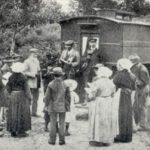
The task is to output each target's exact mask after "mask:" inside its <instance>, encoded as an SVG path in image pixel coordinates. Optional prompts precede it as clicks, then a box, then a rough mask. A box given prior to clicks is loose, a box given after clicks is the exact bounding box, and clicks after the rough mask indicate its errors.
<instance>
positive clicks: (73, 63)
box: [60, 40, 80, 78]
mask: <svg viewBox="0 0 150 150" xmlns="http://www.w3.org/2000/svg"><path fill="white" fill-rule="evenodd" d="M60 61H61V63H62V67H63V70H64V71H65V76H66V78H74V77H75V72H76V69H77V67H78V65H79V63H80V54H79V52H78V51H77V50H75V49H74V41H72V40H69V41H67V42H65V50H63V52H62V54H61V57H60Z"/></svg>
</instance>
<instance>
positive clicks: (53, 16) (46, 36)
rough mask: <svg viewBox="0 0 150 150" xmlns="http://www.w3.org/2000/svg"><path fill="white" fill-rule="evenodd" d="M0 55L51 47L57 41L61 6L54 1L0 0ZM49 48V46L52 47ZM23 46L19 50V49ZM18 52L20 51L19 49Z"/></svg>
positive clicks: (58, 38)
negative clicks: (47, 3) (32, 47)
mask: <svg viewBox="0 0 150 150" xmlns="http://www.w3.org/2000/svg"><path fill="white" fill-rule="evenodd" d="M0 3H1V6H0V44H1V47H0V53H1V54H5V53H7V54H10V52H11V53H13V52H18V50H19V51H20V49H26V47H31V46H35V47H39V48H41V49H45V47H49V46H47V45H48V44H47V43H50V47H55V44H54V42H56V48H57V45H58V44H57V42H58V41H59V40H60V27H59V26H58V25H56V24H54V25H50V24H49V22H50V23H52V21H51V20H53V22H55V21H57V20H58V19H59V18H60V17H61V16H62V13H61V6H60V5H59V4H58V3H56V2H55V1H54V0H50V1H49V5H46V4H45V3H44V2H43V1H42V0H0ZM52 45H53V46H52ZM22 47H23V48H22ZM21 51H22V50H21Z"/></svg>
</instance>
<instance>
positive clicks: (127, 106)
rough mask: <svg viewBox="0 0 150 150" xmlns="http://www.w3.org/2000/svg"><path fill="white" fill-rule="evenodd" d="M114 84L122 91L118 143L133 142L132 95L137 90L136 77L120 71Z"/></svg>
mask: <svg viewBox="0 0 150 150" xmlns="http://www.w3.org/2000/svg"><path fill="white" fill-rule="evenodd" d="M113 81H114V84H115V85H116V87H117V88H120V89H121V93H120V103H119V135H118V136H117V138H116V141H120V142H131V141H132V101H131V94H132V90H134V88H135V76H133V75H132V74H130V73H129V72H128V71H127V70H123V71H119V72H117V73H116V75H115V76H114V79H113Z"/></svg>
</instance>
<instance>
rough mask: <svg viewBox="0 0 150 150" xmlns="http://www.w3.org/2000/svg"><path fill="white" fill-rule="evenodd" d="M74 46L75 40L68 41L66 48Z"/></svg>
mask: <svg viewBox="0 0 150 150" xmlns="http://www.w3.org/2000/svg"><path fill="white" fill-rule="evenodd" d="M73 44H74V41H73V40H68V41H66V42H65V45H66V46H71V45H73Z"/></svg>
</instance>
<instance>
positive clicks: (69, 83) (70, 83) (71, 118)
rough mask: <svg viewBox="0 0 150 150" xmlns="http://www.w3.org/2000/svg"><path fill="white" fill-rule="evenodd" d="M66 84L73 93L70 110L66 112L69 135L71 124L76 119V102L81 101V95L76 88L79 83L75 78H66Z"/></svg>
mask: <svg viewBox="0 0 150 150" xmlns="http://www.w3.org/2000/svg"><path fill="white" fill-rule="evenodd" d="M64 82H65V84H66V85H67V86H68V88H69V90H70V95H71V102H70V112H66V118H65V122H66V133H65V134H66V136H69V135H70V133H69V126H70V123H71V122H72V121H74V120H75V104H76V103H78V102H79V96H78V94H77V93H76V92H75V89H76V88H77V86H78V84H77V82H76V81H75V80H72V79H66V80H65V81H64Z"/></svg>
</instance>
